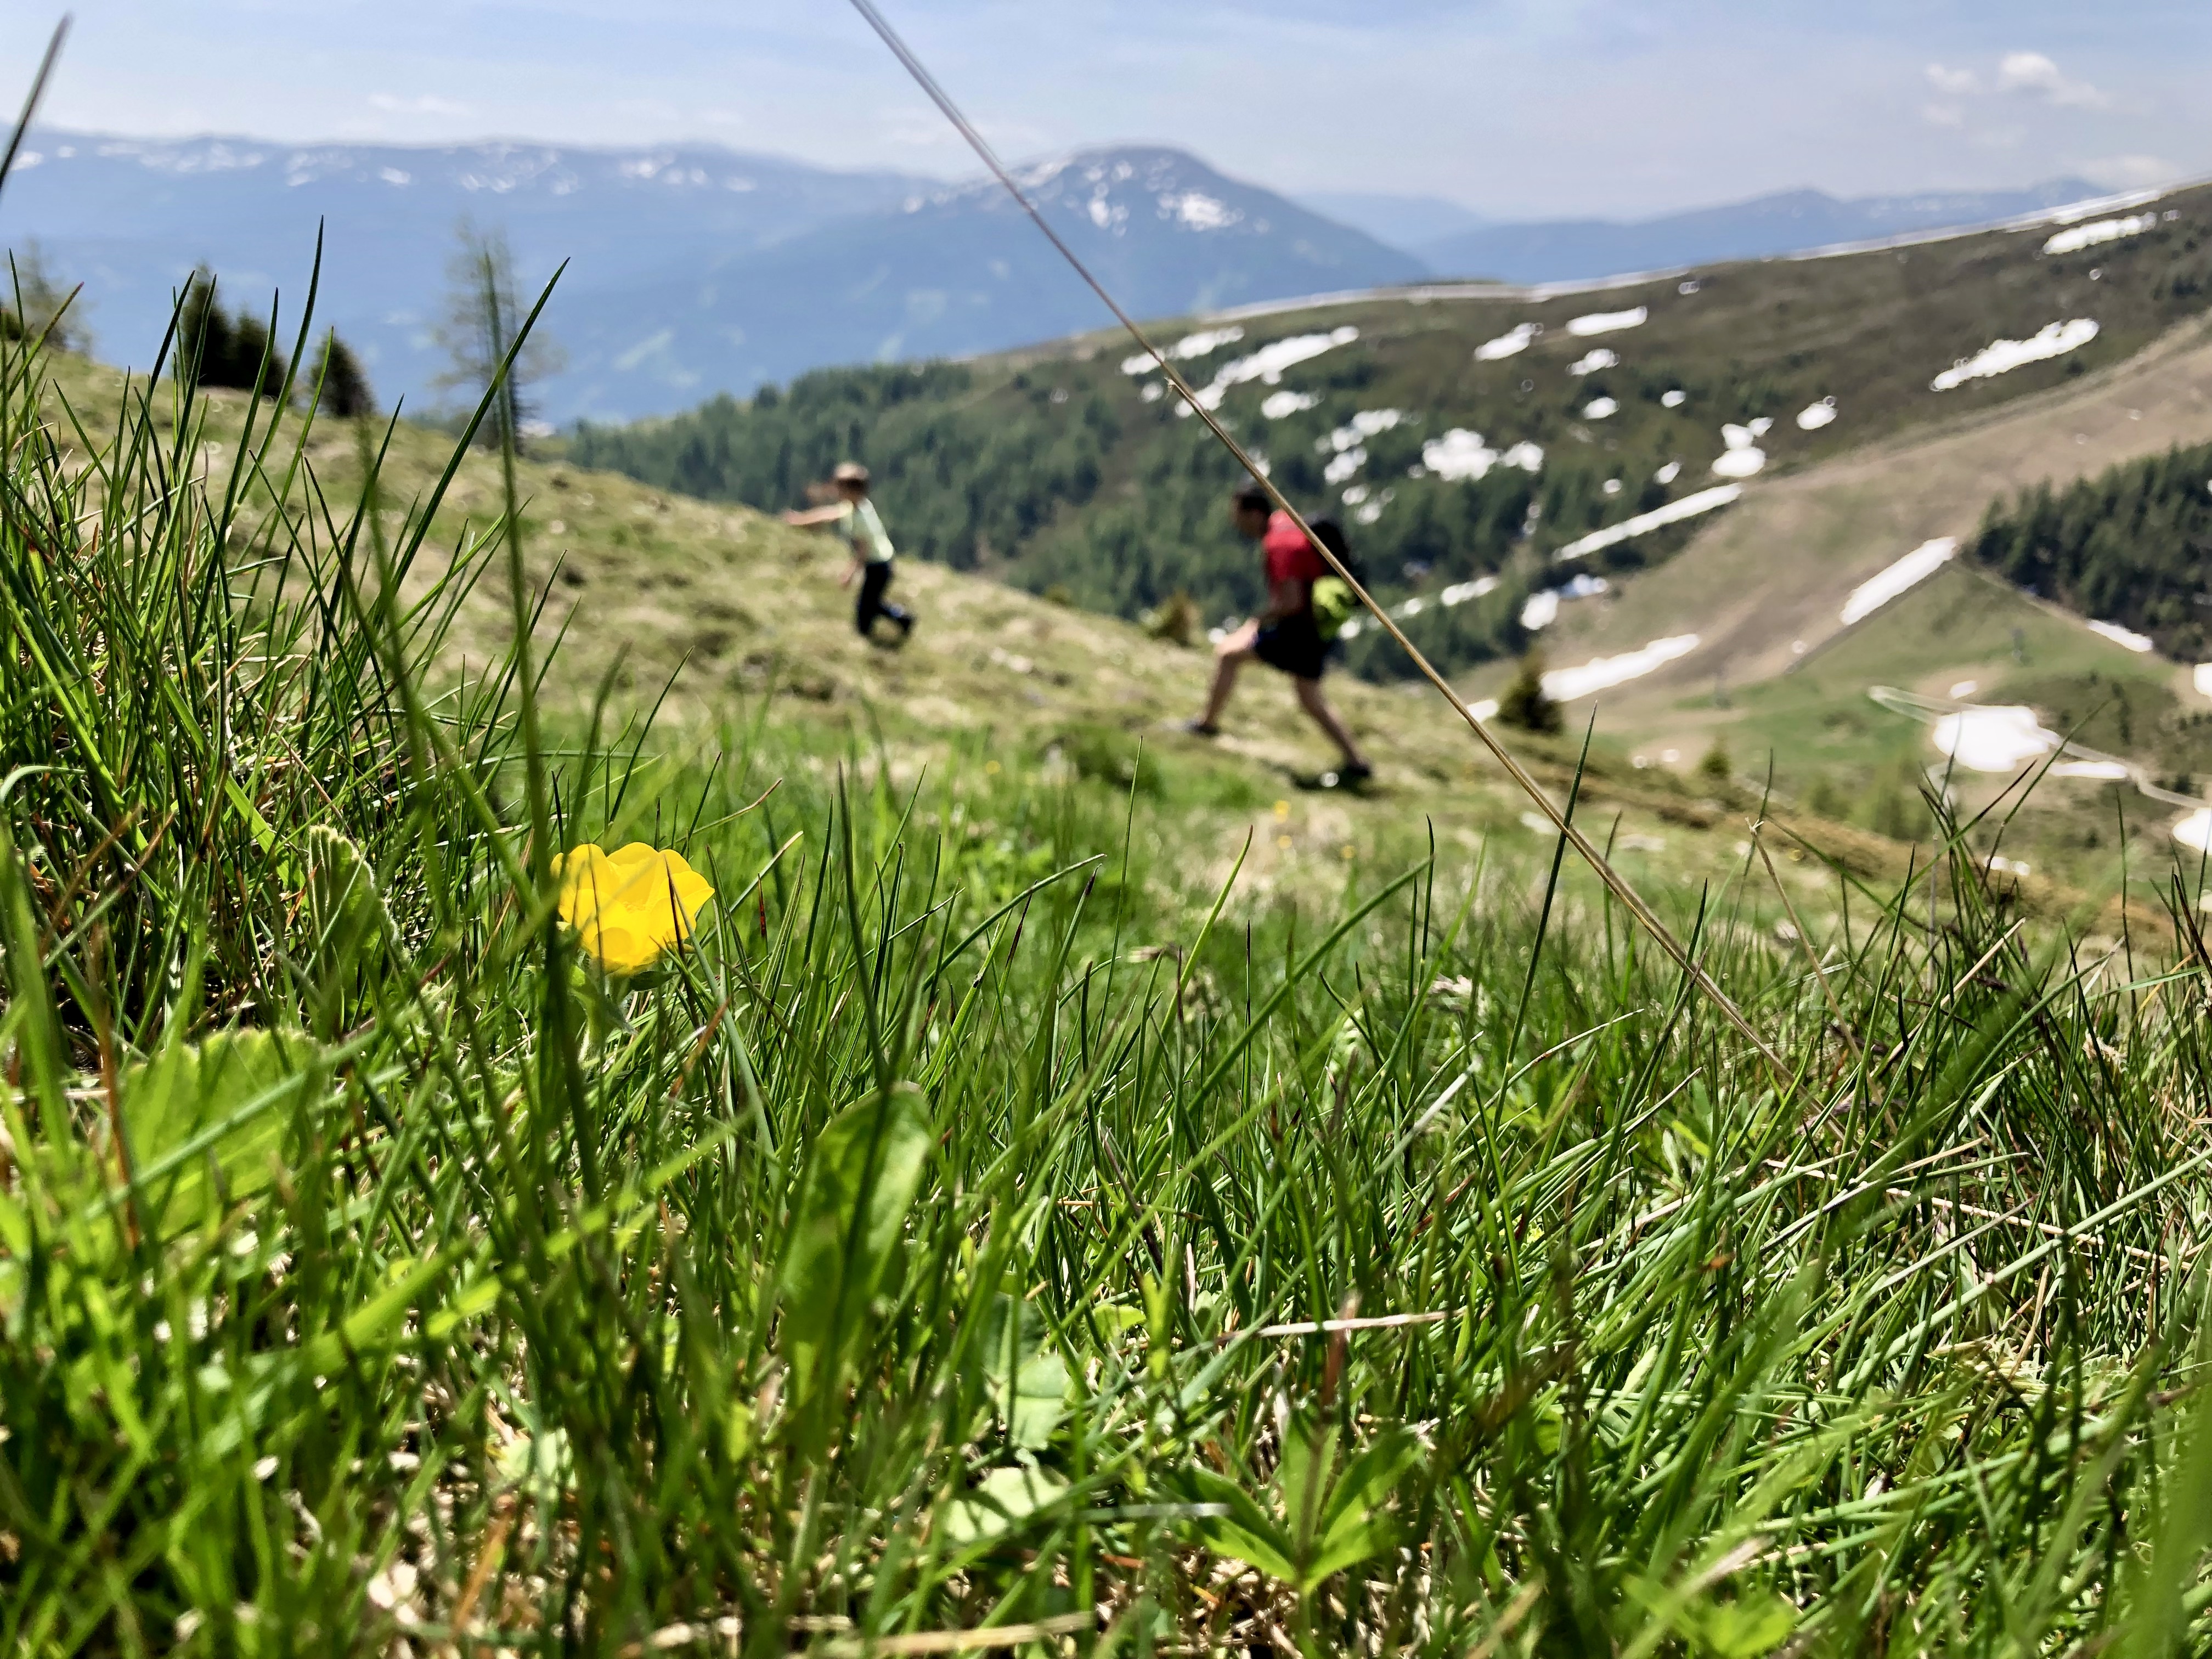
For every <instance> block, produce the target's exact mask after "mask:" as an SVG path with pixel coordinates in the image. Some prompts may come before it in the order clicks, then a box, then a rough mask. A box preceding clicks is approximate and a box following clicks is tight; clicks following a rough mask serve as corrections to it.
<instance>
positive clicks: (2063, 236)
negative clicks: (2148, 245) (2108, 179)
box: [2043, 213, 2158, 253]
mask: <svg viewBox="0 0 2212 1659" xmlns="http://www.w3.org/2000/svg"><path fill="white" fill-rule="evenodd" d="M2157 223H2158V215H2156V214H2155V213H2138V214H2136V216H2134V217H2132V218H2128V219H2100V220H2097V221H2096V222H2094V223H2093V224H2087V225H2075V227H2074V228H2072V229H2071V230H2062V231H2060V232H2059V233H2058V234H2057V235H2056V236H2053V237H2052V238H2051V240H2049V241H2047V242H2045V244H2044V245H2043V251H2044V252H2045V253H2079V252H2081V250H2082V249H2083V248H2086V247H2097V246H2101V245H2103V244H2104V243H2106V242H2117V241H2118V240H2120V239H2121V238H2122V237H2124V236H2140V235H2142V234H2143V232H2145V231H2147V230H2149V229H2151V228H2154V227H2155V226H2156V225H2157Z"/></svg>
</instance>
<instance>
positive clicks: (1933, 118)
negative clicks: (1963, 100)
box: [1920, 104, 1966, 127]
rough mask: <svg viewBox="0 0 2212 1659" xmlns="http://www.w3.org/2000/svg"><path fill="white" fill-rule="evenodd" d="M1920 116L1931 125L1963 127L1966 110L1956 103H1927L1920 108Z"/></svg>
mask: <svg viewBox="0 0 2212 1659" xmlns="http://www.w3.org/2000/svg"><path fill="white" fill-rule="evenodd" d="M1920 118H1921V119H1922V120H1923V121H1925V122H1927V123H1928V125H1929V126H1931V127H1963V126H1965V125H1966V111H1964V110H1962V109H1960V107H1959V106H1957V105H1956V104H1929V105H1927V106H1924V107H1923V109H1922V110H1921V112H1920Z"/></svg>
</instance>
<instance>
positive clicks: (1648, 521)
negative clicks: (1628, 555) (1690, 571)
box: [1553, 467, 1743, 560]
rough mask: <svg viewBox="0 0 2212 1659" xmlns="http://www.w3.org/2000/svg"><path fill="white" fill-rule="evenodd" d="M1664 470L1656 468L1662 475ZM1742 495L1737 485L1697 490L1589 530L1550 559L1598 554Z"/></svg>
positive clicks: (1720, 505) (1721, 505)
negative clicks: (1617, 522) (1646, 510)
mask: <svg viewBox="0 0 2212 1659" xmlns="http://www.w3.org/2000/svg"><path fill="white" fill-rule="evenodd" d="M1666 470H1667V469H1666V468H1665V467H1662V468H1660V471H1662V473H1663V472H1664V471H1666ZM1742 496H1743V486H1742V485H1741V484H1717V485H1715V486H1714V487H1713V488H1712V489H1701V490H1699V492H1698V493H1697V494H1696V495H1685V496H1683V497H1682V499H1681V500H1680V501H1669V502H1668V503H1667V505H1666V506H1664V507H1654V508H1653V509H1652V510H1651V511H1650V512H1649V513H1638V514H1637V515H1636V516H1635V517H1634V518H1632V519H1623V520H1621V521H1620V523H1619V524H1616V525H1607V526H1606V527H1605V528H1604V529H1602V530H1593V531H1592V532H1590V533H1589V535H1587V536H1584V537H1583V538H1580V539H1579V540H1576V541H1571V542H1569V543H1568V544H1566V545H1565V547H1563V548H1561V549H1560V550H1559V551H1558V552H1556V553H1554V554H1553V558H1554V559H1559V560H1566V559H1581V558H1587V557H1588V556H1589V555H1591V554H1593V553H1601V552H1603V551H1604V550H1606V549H1607V548H1608V547H1612V546H1614V545H1615V544H1619V543H1620V542H1625V541H1630V540H1632V539H1633V538H1636V537H1638V536H1644V535H1649V534H1650V532H1652V531H1655V530H1663V529H1664V528H1666V526H1668V525H1670V524H1680V523H1681V522H1682V520H1685V519H1694V518H1696V517H1697V516H1698V515H1699V513H1711V512H1712V511H1713V510H1714V509H1715V508H1717V507H1727V506H1729V505H1730V504H1731V503H1732V502H1735V501H1740V500H1741V499H1742Z"/></svg>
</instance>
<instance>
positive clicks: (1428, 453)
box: [1421, 426, 1544, 482]
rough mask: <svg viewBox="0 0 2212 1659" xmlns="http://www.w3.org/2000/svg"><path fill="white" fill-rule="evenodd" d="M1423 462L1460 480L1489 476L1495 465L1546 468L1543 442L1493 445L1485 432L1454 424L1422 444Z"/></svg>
mask: <svg viewBox="0 0 2212 1659" xmlns="http://www.w3.org/2000/svg"><path fill="white" fill-rule="evenodd" d="M1421 465H1424V466H1425V467H1426V468H1427V469H1428V470H1429V471H1431V472H1433V473H1435V474H1436V476H1437V477H1439V478H1443V479H1447V480H1450V481H1453V482H1458V481H1460V480H1462V479H1468V478H1480V477H1486V476H1487V474H1488V473H1489V471H1490V469H1491V468H1492V467H1493V466H1517V467H1519V468H1520V469H1521V470H1522V471H1524V472H1541V471H1543V470H1544V452H1543V449H1542V447H1541V446H1539V445H1536V444H1532V443H1525V442H1524V443H1517V444H1515V445H1513V446H1512V447H1510V448H1508V449H1503V450H1498V449H1492V448H1491V447H1489V446H1488V445H1487V444H1486V443H1484V442H1483V441H1482V434H1480V432H1470V431H1468V429H1467V428H1465V427H1462V426H1455V427H1454V428H1451V430H1450V431H1449V432H1447V433H1445V434H1444V435H1443V437H1441V438H1431V439H1430V440H1429V441H1428V442H1426V443H1425V444H1423V445H1422V446H1421Z"/></svg>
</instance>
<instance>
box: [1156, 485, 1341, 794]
mask: <svg viewBox="0 0 2212 1659" xmlns="http://www.w3.org/2000/svg"><path fill="white" fill-rule="evenodd" d="M1269 507H1270V502H1269V501H1268V499H1267V491H1265V490H1264V489H1261V488H1260V487H1259V486H1258V485H1257V484H1247V485H1246V486H1245V487H1244V488H1243V489H1240V490H1238V491H1237V494H1236V495H1235V496H1234V497H1233V498H1232V499H1231V503H1230V511H1231V518H1232V520H1234V522H1235V524H1236V526H1237V533H1238V534H1239V535H1241V536H1243V538H1245V539H1246V540H1248V541H1255V542H1257V543H1259V544H1260V547H1261V551H1262V553H1264V554H1265V555H1266V557H1267V608H1266V609H1265V610H1264V611H1261V613H1260V614H1259V615H1258V616H1257V617H1254V618H1253V619H1252V620H1251V621H1250V622H1248V623H1245V624H1244V625H1243V627H1241V628H1239V629H1237V630H1236V631H1235V632H1234V633H1232V634H1231V635H1228V636H1227V637H1226V638H1225V639H1224V640H1223V641H1221V643H1220V644H1219V645H1218V646H1216V647H1214V653H1213V656H1214V662H1213V690H1212V695H1211V696H1208V697H1207V698H1206V712H1205V713H1204V714H1200V716H1199V717H1198V718H1197V719H1196V720H1192V721H1190V722H1189V723H1188V725H1187V726H1185V727H1184V730H1186V731H1188V732H1194V733H1195V734H1196V735H1198V736H1200V737H1201V738H1211V737H1216V736H1218V735H1219V733H1220V731H1221V726H1220V721H1221V715H1222V712H1223V710H1225V709H1226V708H1228V707H1229V697H1230V694H1231V692H1233V691H1234V690H1236V689H1237V671H1239V670H1240V669H1242V668H1243V666H1244V665H1245V664H1246V663H1248V662H1249V661H1250V660H1251V659H1253V658H1255V657H1257V658H1258V659H1260V660H1261V662H1264V663H1266V664H1267V665H1268V666H1269V667H1271V668H1279V669H1280V670H1282V671H1283V672H1284V673H1285V674H1288V675H1289V676H1290V677H1291V684H1293V685H1294V686H1295V687H1297V695H1298V707H1299V708H1303V709H1304V710H1305V711H1306V713H1307V714H1309V715H1310V716H1311V717H1312V720H1313V722H1314V724H1315V725H1316V726H1320V727H1321V729H1322V731H1324V732H1327V733H1328V736H1329V739H1330V741H1332V742H1333V743H1334V744H1336V746H1337V748H1338V749H1339V750H1341V751H1342V752H1343V755H1344V765H1343V766H1342V768H1341V769H1339V770H1338V771H1335V772H1334V773H1327V774H1324V775H1322V783H1323V784H1324V785H1325V786H1328V787H1351V786H1353V785H1356V784H1360V783H1364V782H1365V781H1367V780H1368V779H1369V778H1370V777H1372V776H1373V775H1374V773H1375V769H1374V768H1373V767H1371V766H1370V765H1369V764H1368V763H1367V757H1366V756H1364V755H1363V754H1361V753H1360V752H1359V745H1358V744H1357V743H1355V742H1353V741H1352V733H1351V732H1349V731H1347V730H1346V728H1345V724H1344V722H1343V720H1340V719H1339V718H1338V716H1337V713H1336V711H1335V710H1334V708H1330V707H1329V706H1328V699H1327V698H1325V697H1323V696H1322V694H1321V677H1322V670H1323V669H1324V668H1326V667H1327V666H1328V654H1329V653H1330V651H1331V650H1333V649H1334V647H1335V644H1336V633H1337V630H1338V629H1340V628H1341V627H1342V626H1343V623H1344V619H1345V617H1346V616H1348V615H1349V614H1350V610H1349V607H1348V606H1347V605H1345V604H1344V601H1346V600H1349V599H1350V598H1351V590H1350V589H1349V588H1348V587H1346V586H1345V584H1344V582H1343V581H1342V580H1341V579H1340V578H1338V577H1337V576H1336V574H1335V573H1334V572H1333V571H1332V570H1330V568H1328V563H1327V562H1326V561H1324V560H1323V559H1322V556H1321V555H1320V553H1319V552H1317V551H1316V550H1315V548H1314V546H1313V544H1312V543H1310V542H1309V541H1307V539H1306V538H1305V536H1304V532H1301V531H1300V530H1299V529H1298V523H1297V520H1296V519H1293V518H1292V517H1291V515H1290V514H1289V513H1272V514H1271V513H1270V512H1269ZM1313 532H1314V534H1315V536H1316V537H1317V538H1320V539H1321V540H1322V543H1323V544H1325V545H1326V546H1327V547H1328V550H1329V551H1331V552H1332V553H1334V554H1335V555H1336V556H1337V557H1338V558H1340V559H1344V558H1346V557H1347V553H1346V544H1345V540H1344V531H1343V529H1342V527H1341V526H1339V525H1338V524H1337V523H1336V521H1335V520H1333V519H1316V520H1314V523H1313ZM1316 587H1322V588H1323V589H1324V591H1323V592H1322V601H1323V603H1322V606H1321V607H1320V608H1319V611H1317V609H1316V604H1315V599H1316ZM1339 589H1342V590H1343V592H1341V594H1340V593H1339V592H1337V591H1336V590H1339Z"/></svg>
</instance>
